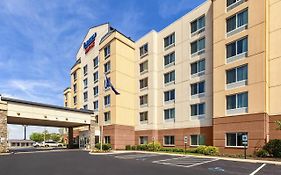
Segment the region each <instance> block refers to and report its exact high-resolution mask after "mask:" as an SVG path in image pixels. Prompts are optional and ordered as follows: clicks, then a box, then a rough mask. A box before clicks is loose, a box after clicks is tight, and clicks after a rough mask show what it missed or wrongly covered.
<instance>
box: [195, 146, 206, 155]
mask: <svg viewBox="0 0 281 175" xmlns="http://www.w3.org/2000/svg"><path fill="white" fill-rule="evenodd" d="M206 149H207V146H205V145H201V146H198V147H197V148H196V153H199V154H204V152H205V150H206Z"/></svg>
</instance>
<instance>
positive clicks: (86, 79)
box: [83, 78, 88, 89]
mask: <svg viewBox="0 0 281 175" xmlns="http://www.w3.org/2000/svg"><path fill="white" fill-rule="evenodd" d="M83 85H84V89H87V88H88V78H85V79H84V80H83Z"/></svg>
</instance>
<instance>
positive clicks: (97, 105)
mask: <svg viewBox="0 0 281 175" xmlns="http://www.w3.org/2000/svg"><path fill="white" fill-rule="evenodd" d="M98 109H99V101H98V100H97V101H94V110H95V111H97V110H98Z"/></svg>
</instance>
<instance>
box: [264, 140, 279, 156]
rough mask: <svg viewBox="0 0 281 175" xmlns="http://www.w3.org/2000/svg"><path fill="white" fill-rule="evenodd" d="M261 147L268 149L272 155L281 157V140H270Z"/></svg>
mask: <svg viewBox="0 0 281 175" xmlns="http://www.w3.org/2000/svg"><path fill="white" fill-rule="evenodd" d="M263 149H264V150H266V151H268V153H269V154H270V155H272V156H273V157H281V140H278V139H274V140H270V141H269V142H268V143H267V144H265V145H264V147H263Z"/></svg>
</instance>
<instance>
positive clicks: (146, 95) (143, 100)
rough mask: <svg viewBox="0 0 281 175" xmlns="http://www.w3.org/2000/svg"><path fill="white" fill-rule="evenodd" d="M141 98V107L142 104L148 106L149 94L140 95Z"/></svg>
mask: <svg viewBox="0 0 281 175" xmlns="http://www.w3.org/2000/svg"><path fill="white" fill-rule="evenodd" d="M145 99H146V100H145ZM139 100H140V106H141V107H142V106H148V94H144V95H141V96H139ZM141 102H143V103H141ZM145 102H146V103H145Z"/></svg>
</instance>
